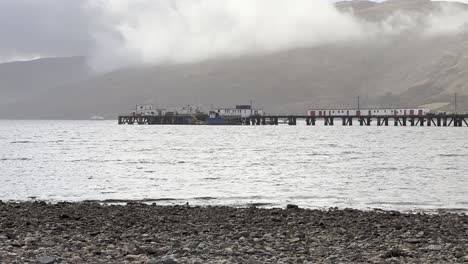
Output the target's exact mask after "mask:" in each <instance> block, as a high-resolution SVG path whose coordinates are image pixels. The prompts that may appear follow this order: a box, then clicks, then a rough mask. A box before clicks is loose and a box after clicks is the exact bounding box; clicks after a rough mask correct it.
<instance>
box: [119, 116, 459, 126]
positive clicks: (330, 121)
mask: <svg viewBox="0 0 468 264" xmlns="http://www.w3.org/2000/svg"><path fill="white" fill-rule="evenodd" d="M207 118H208V116H207V115H197V116H191V115H173V116H139V115H131V116H119V125H124V124H128V125H133V124H138V125H202V124H205V122H204V121H205V120H206V119H207ZM299 121H302V122H304V121H305V124H306V125H307V126H316V125H318V124H319V122H321V123H323V125H325V126H335V125H342V126H353V125H356V126H402V127H405V126H413V127H415V126H420V127H468V114H463V115H461V114H449V115H434V114H428V115H424V116H409V115H408V116H401V115H398V116H320V117H318V116H306V115H267V116H253V117H246V118H239V125H246V126H267V125H279V124H287V125H290V126H295V125H297V124H298V122H299Z"/></svg>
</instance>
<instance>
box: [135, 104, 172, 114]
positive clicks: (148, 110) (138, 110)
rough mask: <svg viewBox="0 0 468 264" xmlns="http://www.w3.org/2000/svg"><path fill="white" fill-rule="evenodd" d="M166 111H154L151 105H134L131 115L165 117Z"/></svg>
mask: <svg viewBox="0 0 468 264" xmlns="http://www.w3.org/2000/svg"><path fill="white" fill-rule="evenodd" d="M165 114H166V109H155V108H154V107H153V105H136V107H135V109H134V110H133V111H132V115H142V116H159V115H165Z"/></svg>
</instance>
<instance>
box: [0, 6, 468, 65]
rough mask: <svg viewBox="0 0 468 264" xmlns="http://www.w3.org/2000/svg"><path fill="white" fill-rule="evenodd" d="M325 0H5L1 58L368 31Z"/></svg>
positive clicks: (201, 50)
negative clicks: (325, 27)
mask: <svg viewBox="0 0 468 264" xmlns="http://www.w3.org/2000/svg"><path fill="white" fill-rule="evenodd" d="M323 1H324V2H319V1H315V0H294V1H289V2H288V1H286V0H251V1H249V2H246V1H245V2H242V1H239V0H224V1H219V0H204V1H203V4H197V3H202V2H201V1H195V0H193V1H188V0H183V1H181V0H92V1H91V0H76V1H75V0H40V1H37V0H11V1H10V0H5V1H0V25H2V26H1V27H0V36H1V41H0V62H6V61H13V60H27V59H33V58H39V57H48V56H76V55H84V56H95V57H97V59H96V62H99V60H101V63H114V62H113V61H112V60H116V61H117V60H122V58H123V57H125V58H126V59H127V60H128V58H137V59H140V60H143V61H144V60H150V61H158V60H165V59H167V60H170V59H174V58H175V59H179V60H184V59H186V60H190V59H194V58H195V59H196V58H198V57H200V58H202V57H206V54H208V53H210V54H212V55H216V54H221V53H236V52H239V51H240V50H246V49H252V50H255V49H263V50H276V49H282V48H287V47H294V46H297V45H299V46H300V45H307V44H314V43H319V42H320V43H323V42H324V41H335V40H344V39H348V38H350V37H353V36H355V35H358V34H359V33H360V32H359V31H360V29H359V28H358V26H357V25H356V24H355V21H354V20H353V19H352V18H350V17H349V16H345V15H342V14H338V12H336V10H334V9H333V7H332V6H331V5H329V2H328V4H325V2H326V1H327V0H323ZM328 1H330V2H331V1H333V0H328ZM464 2H467V3H468V0H464ZM265 6H268V12H264V10H265V8H264V7H265ZM311 14H313V15H311ZM285 16H287V17H285ZM272 17H274V18H275V19H271V18H272ZM277 17H283V19H276V18H277ZM259 21H260V23H258V22H259ZM261 21H263V22H265V23H261ZM323 25H327V27H328V28H327V29H326V31H324V27H323ZM304 30H307V31H308V34H303V32H304ZM226 32H229V33H232V34H227V33H226ZM330 32H332V33H333V32H338V33H334V34H332V33H330ZM266 38H269V40H268V41H266V40H265V39H266ZM233 42H236V43H238V44H237V45H232V44H231V43H233ZM122 43H123V44H122ZM188 43H190V45H187V44H188ZM207 43H209V44H207ZM212 43H215V44H216V45H212ZM197 45H198V46H197ZM116 63H117V62H116Z"/></svg>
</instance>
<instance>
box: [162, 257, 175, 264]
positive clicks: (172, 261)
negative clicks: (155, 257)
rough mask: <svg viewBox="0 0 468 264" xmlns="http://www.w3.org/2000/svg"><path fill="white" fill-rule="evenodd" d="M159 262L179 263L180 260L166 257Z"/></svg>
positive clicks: (166, 263) (164, 263)
mask: <svg viewBox="0 0 468 264" xmlns="http://www.w3.org/2000/svg"><path fill="white" fill-rule="evenodd" d="M158 264H179V262H178V261H177V260H176V259H175V258H172V257H165V258H163V259H161V260H160V261H159V263H158Z"/></svg>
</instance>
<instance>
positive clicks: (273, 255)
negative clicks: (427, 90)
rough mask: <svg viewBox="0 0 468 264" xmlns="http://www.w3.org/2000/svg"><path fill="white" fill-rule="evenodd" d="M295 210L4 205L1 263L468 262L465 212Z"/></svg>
mask: <svg viewBox="0 0 468 264" xmlns="http://www.w3.org/2000/svg"><path fill="white" fill-rule="evenodd" d="M294 209H298V207H295V206H289V209H288V208H286V209H259V208H246V209H242V208H231V207H190V206H174V207H164V206H157V205H153V206H143V205H139V204H129V205H128V206H125V205H105V204H98V203H76V204H74V203H67V204H60V205H51V204H46V203H40V202H37V203H28V202H26V203H15V204H13V203H4V204H0V212H1V213H0V232H1V233H0V259H1V261H0V262H2V263H39V264H44V263H45V264H47V263H50V264H53V263H61V260H62V259H64V260H66V261H65V262H64V263H75V264H78V263H140V264H144V263H146V264H174V263H175V264H178V263H188V264H202V263H226V264H231V263H242V264H260V263H284V264H289V263H366V262H367V263H447V262H459V263H464V262H467V261H468V256H467V255H468V252H467V248H468V239H467V236H466V235H467V234H468V224H467V223H468V217H467V216H466V215H462V214H460V215H458V214H439V215H438V214H433V215H424V214H405V213H396V212H385V211H367V212H364V211H358V210H351V209H348V210H339V209H336V208H333V209H330V210H294ZM61 216H62V217H61ZM63 216H68V217H63ZM273 218H274V219H276V220H273ZM24 223H34V224H29V225H28V224H24ZM44 255H46V256H44ZM49 256H50V257H49ZM52 256H59V257H60V258H57V257H52Z"/></svg>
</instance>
